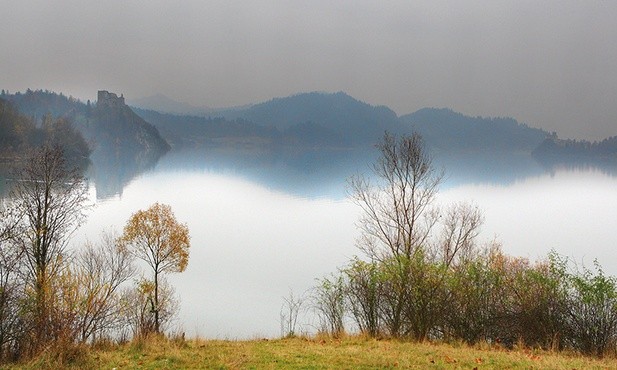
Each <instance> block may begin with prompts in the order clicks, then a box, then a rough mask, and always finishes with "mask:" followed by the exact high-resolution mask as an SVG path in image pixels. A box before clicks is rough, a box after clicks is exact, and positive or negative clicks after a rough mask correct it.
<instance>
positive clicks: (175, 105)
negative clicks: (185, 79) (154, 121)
mask: <svg viewBox="0 0 617 370" xmlns="http://www.w3.org/2000/svg"><path fill="white" fill-rule="evenodd" d="M127 104H128V105H130V106H132V107H135V108H140V109H143V110H154V111H157V112H159V113H171V114H178V115H194V116H203V115H208V114H209V113H211V112H212V111H213V110H212V109H211V108H209V107H206V106H203V107H196V106H194V105H191V104H187V103H182V102H179V101H176V100H173V99H171V98H169V97H167V96H165V95H163V94H160V93H157V94H154V95H151V96H146V97H143V98H137V99H130V100H128V101H127Z"/></svg>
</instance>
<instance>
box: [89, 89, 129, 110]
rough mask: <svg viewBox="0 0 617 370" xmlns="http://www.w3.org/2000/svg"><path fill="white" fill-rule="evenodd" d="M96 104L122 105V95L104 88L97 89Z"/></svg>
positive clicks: (100, 105)
mask: <svg viewBox="0 0 617 370" xmlns="http://www.w3.org/2000/svg"><path fill="white" fill-rule="evenodd" d="M96 105H97V106H98V107H102V106H108V107H122V106H124V105H125V104H124V95H120V97H118V95H116V94H114V93H110V92H109V91H106V90H99V92H98V97H97V102H96Z"/></svg>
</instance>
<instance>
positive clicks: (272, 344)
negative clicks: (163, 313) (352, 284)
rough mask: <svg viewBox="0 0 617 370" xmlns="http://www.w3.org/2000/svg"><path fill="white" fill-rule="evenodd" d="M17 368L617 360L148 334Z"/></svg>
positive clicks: (490, 349) (500, 365) (598, 364)
mask: <svg viewBox="0 0 617 370" xmlns="http://www.w3.org/2000/svg"><path fill="white" fill-rule="evenodd" d="M13 366H14V367H15V368H20V369H45V368H67V369H114V368H116V369H254V368H259V369H307V368H310V369H350V368H353V369H388V368H389V369H395V368H402V369H461V368H463V369H611V368H614V367H615V362H614V360H613V359H595V358H590V357H583V356H580V355H577V354H573V353H563V352H560V353H555V352H550V351H544V350H539V349H527V348H515V349H513V350H506V349H504V348H503V347H501V346H499V345H492V346H491V345H488V344H486V343H482V344H478V345H475V346H468V345H465V344H460V343H454V344H443V343H442V344H435V343H430V342H407V341H400V340H377V339H373V338H368V337H363V336H359V337H358V336H352V337H346V336H345V337H342V338H338V339H335V338H331V337H326V336H324V337H315V338H301V337H294V338H286V339H276V340H266V339H256V340H249V341H221V340H207V341H206V340H199V339H196V340H186V341H185V340H183V339H181V338H175V339H165V338H162V337H150V338H148V339H143V338H140V339H137V340H134V341H132V342H130V343H125V344H104V343H101V344H97V345H95V346H93V347H91V348H85V347H84V348H81V349H76V350H73V351H70V352H64V353H54V352H45V353H43V354H42V355H40V356H39V357H37V358H34V359H32V360H30V361H27V362H22V363H18V364H14V365H13ZM7 368H11V367H7Z"/></svg>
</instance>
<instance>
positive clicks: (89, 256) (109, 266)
mask: <svg viewBox="0 0 617 370" xmlns="http://www.w3.org/2000/svg"><path fill="white" fill-rule="evenodd" d="M132 261H133V259H132V256H131V255H129V254H128V253H127V251H126V250H124V249H122V248H120V247H119V245H118V242H117V237H115V236H114V234H113V233H111V232H105V233H103V234H102V235H101V241H100V242H99V244H97V245H93V244H91V243H86V245H85V247H84V248H83V249H82V250H80V251H79V252H78V254H77V256H76V259H75V263H74V269H75V272H74V276H75V277H76V279H77V280H78V286H77V287H78V289H79V296H80V298H81V300H80V306H79V314H78V315H77V320H76V321H77V323H76V326H77V329H78V331H79V333H78V337H79V338H78V340H79V341H81V342H85V341H87V340H88V339H93V336H94V335H96V334H98V333H101V334H105V333H109V332H110V331H111V330H112V329H114V328H116V327H117V325H118V324H119V323H120V322H119V318H120V311H121V307H120V292H119V289H120V286H121V285H122V284H123V283H124V282H126V281H127V280H129V279H130V278H131V277H132V276H133V274H134V272H135V269H134V266H133V264H132Z"/></svg>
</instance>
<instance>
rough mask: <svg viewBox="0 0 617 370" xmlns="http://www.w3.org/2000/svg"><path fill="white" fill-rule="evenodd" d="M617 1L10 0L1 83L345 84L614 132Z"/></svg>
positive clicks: (228, 93) (206, 98)
mask: <svg viewBox="0 0 617 370" xmlns="http://www.w3.org/2000/svg"><path fill="white" fill-rule="evenodd" d="M616 20H617V1H577V2H571V1H554V2H552V1H544V0H543V1H537V0H532V1H523V0H516V1H497V0H489V1H450V2H441V1H435V0H429V1H411V0H406V1H383V0H378V1H365V0H353V1H340V0H337V1H331V0H315V1H233V0H222V1H202V0H195V1H175V0H174V1H172V0H170V1H162V0H143V1H131V0H117V1H116V0H100V1H93V2H90V1H84V0H74V1H69V0H62V1H60V0H58V1H47V0H45V1H28V0H22V1H4V2H3V4H2V11H1V12H0V47H1V52H0V88H3V89H9V90H10V91H11V92H14V91H17V90H21V91H23V90H25V89H26V88H32V89H38V88H43V89H50V90H53V91H56V92H63V93H65V94H66V95H73V96H75V97H79V98H82V99H93V100H94V99H95V97H96V91H97V90H99V89H107V90H110V91H113V92H117V93H123V94H124V95H125V97H127V98H129V99H131V98H132V99H135V98H139V97H144V96H149V95H154V94H156V93H162V94H164V95H167V96H169V97H171V98H172V99H175V100H178V101H183V102H186V103H190V104H193V105H197V106H202V105H207V106H210V107H223V106H233V105H243V104H248V103H256V102H261V101H265V100H269V99H271V98H273V97H282V96H287V95H291V94H295V93H299V92H308V91H327V92H336V91H345V92H347V93H348V94H350V95H352V96H354V97H355V98H357V99H360V100H362V101H365V102H367V103H370V104H373V105H387V106H389V107H390V108H392V109H394V110H395V111H396V112H397V113H398V114H405V113H410V112H413V111H415V110H417V109H420V108H423V107H449V108H452V109H454V110H456V111H459V112H462V113H465V114H469V115H474V116H475V115H481V116H510V117H513V118H516V119H518V120H519V121H521V122H525V123H527V124H529V125H531V126H535V127H542V128H545V129H547V130H550V131H553V130H554V131H557V132H558V133H559V134H560V136H561V137H577V138H588V139H599V138H603V137H606V136H613V135H617V21H616Z"/></svg>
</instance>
